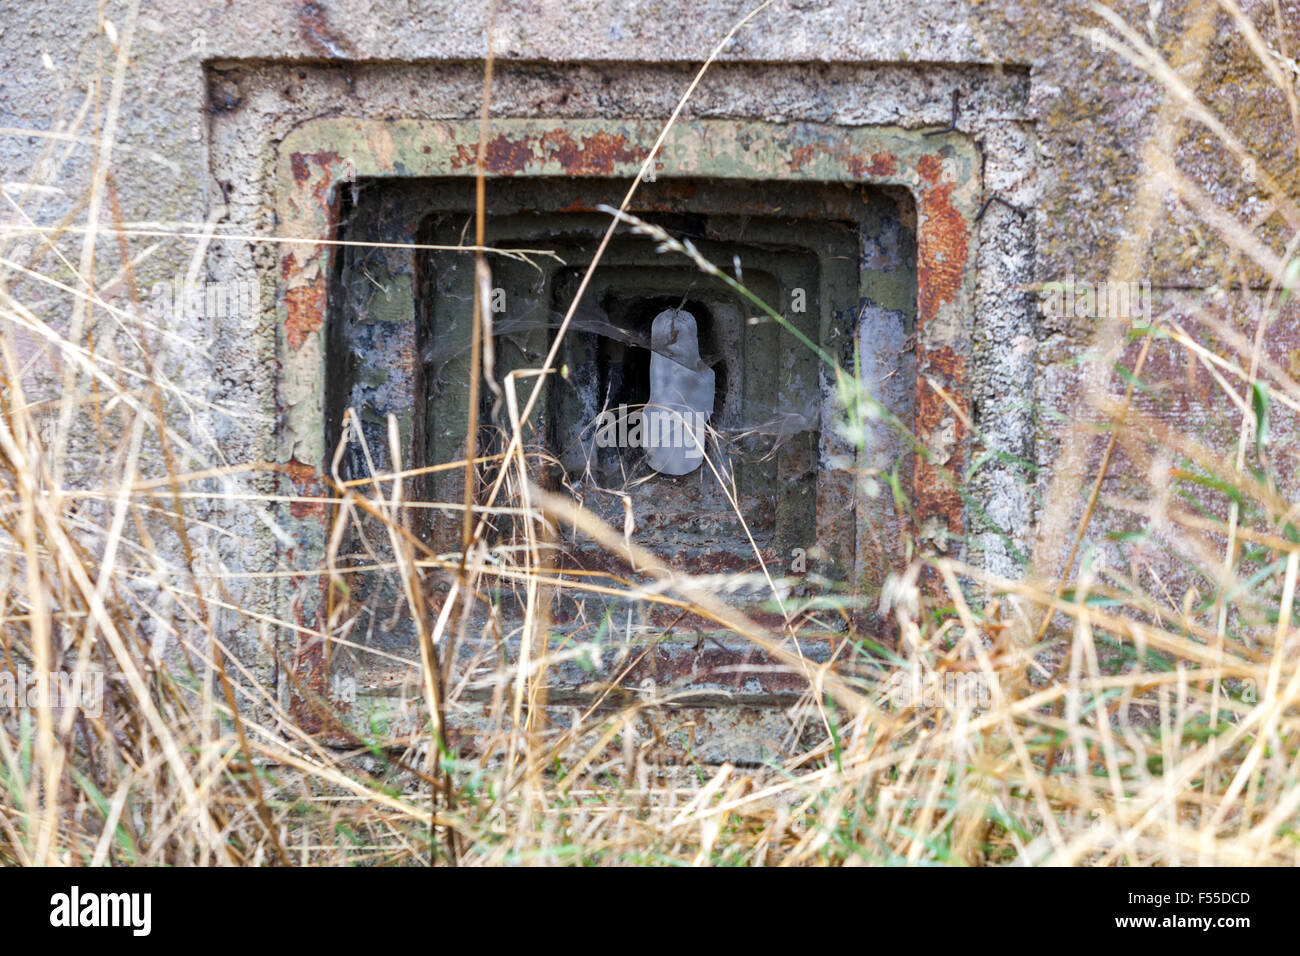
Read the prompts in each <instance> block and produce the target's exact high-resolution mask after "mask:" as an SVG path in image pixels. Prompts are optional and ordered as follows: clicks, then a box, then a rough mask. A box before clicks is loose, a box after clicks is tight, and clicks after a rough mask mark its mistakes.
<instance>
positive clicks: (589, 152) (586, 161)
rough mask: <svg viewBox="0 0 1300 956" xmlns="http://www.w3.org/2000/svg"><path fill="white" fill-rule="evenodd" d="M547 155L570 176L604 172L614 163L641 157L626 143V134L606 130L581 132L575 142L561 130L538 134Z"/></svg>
mask: <svg viewBox="0 0 1300 956" xmlns="http://www.w3.org/2000/svg"><path fill="white" fill-rule="evenodd" d="M542 147H543V148H544V149H546V151H547V158H548V159H554V160H557V161H558V162H559V164H560V165H561V166H563V167H564V171H565V172H566V173H568V174H569V175H571V176H602V175H603V176H608V175H610V174H611V173H613V172H614V166H615V164H617V163H634V162H639V161H640V160H641V159H642V158H643V157H642V156H640V155H639V153H638V152H637V151H636V150H634V149H631V148H629V147H628V144H627V136H625V135H624V134H622V133H619V134H618V135H617V136H613V135H611V134H609V133H606V132H603V131H602V132H599V133H596V134H595V135H594V136H584V137H583V138H582V143H581V144H579V143H578V142H577V141H576V140H574V138H573V137H572V136H570V135H569V134H568V133H567V132H565V131H564V130H554V131H552V132H550V133H547V134H546V135H544V136H543V137H542Z"/></svg>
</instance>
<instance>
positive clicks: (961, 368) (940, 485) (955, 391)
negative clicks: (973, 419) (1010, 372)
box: [913, 346, 966, 534]
mask: <svg viewBox="0 0 1300 956" xmlns="http://www.w3.org/2000/svg"><path fill="white" fill-rule="evenodd" d="M918 351H919V350H918ZM917 358H918V360H919V362H920V364H921V368H920V369H919V371H920V372H923V373H924V375H925V376H929V377H932V378H934V379H935V380H937V381H938V382H939V383H940V384H941V385H942V386H943V387H944V388H945V390H947V391H948V393H949V396H950V397H951V398H952V399H953V400H954V401H955V402H957V403H958V405H959V406H964V405H965V404H966V402H965V400H964V398H965V391H964V388H965V383H966V362H965V360H964V359H963V358H962V357H961V356H960V355H959V354H957V353H956V352H955V351H954V350H953V349H951V348H949V347H947V346H944V347H943V348H938V349H934V350H932V351H929V350H927V351H925V352H924V353H921V354H918V356H917ZM963 410H965V409H963ZM945 421H951V422H952V424H953V426H954V429H955V430H954V433H953V437H954V439H955V440H954V442H953V446H952V456H951V457H950V458H949V459H948V461H947V462H946V463H939V462H930V461H927V460H926V458H925V456H924V455H922V454H920V453H918V454H917V455H916V459H915V461H916V471H915V478H914V488H913V498H914V500H915V502H916V512H917V517H918V519H919V520H920V521H921V522H922V523H924V522H925V520H926V519H927V518H932V517H942V518H943V519H944V522H943V523H944V524H946V525H947V528H948V531H949V533H951V534H959V533H960V532H961V528H962V499H961V494H960V493H959V492H958V490H957V484H956V482H957V478H958V476H959V475H960V474H961V473H962V470H963V462H964V458H965V456H964V455H963V449H964V448H965V443H966V426H965V425H964V424H963V422H962V420H961V417H960V416H958V415H957V414H955V413H954V412H953V410H952V409H951V408H950V407H949V406H948V403H947V402H945V401H944V399H943V396H941V395H940V394H939V393H938V392H937V391H935V389H933V388H932V387H930V385H929V383H928V382H926V380H925V377H924V376H922V375H918V377H917V383H916V432H917V436H918V437H919V438H920V439H921V441H922V442H926V441H927V440H928V439H929V437H930V436H931V435H933V434H934V433H935V432H936V431H938V430H939V429H940V428H942V427H943V426H944V423H945Z"/></svg>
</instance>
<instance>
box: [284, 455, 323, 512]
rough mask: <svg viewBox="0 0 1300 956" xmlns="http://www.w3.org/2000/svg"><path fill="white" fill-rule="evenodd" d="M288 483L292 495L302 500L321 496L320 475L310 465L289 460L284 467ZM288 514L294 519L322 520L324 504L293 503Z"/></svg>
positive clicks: (317, 502) (309, 502)
mask: <svg viewBox="0 0 1300 956" xmlns="http://www.w3.org/2000/svg"><path fill="white" fill-rule="evenodd" d="M284 470H285V473H286V474H287V475H288V476H289V481H290V482H291V483H292V484H293V489H294V494H296V495H302V496H303V497H304V498H316V497H319V496H320V494H321V483H320V473H319V472H318V471H317V470H316V469H315V468H313V467H312V466H311V465H305V464H303V463H302V462H300V461H298V460H296V459H290V460H289V462H288V463H287V464H286V465H285V466H284ZM289 513H290V514H292V515H293V516H294V517H295V518H323V517H324V516H325V503H324V502H320V501H293V502H290V504H289Z"/></svg>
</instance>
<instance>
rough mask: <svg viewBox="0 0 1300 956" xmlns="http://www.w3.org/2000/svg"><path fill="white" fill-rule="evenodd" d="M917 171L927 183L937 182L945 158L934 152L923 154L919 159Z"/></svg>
mask: <svg viewBox="0 0 1300 956" xmlns="http://www.w3.org/2000/svg"><path fill="white" fill-rule="evenodd" d="M916 171H917V172H918V173H920V174H921V178H922V179H924V180H925V181H926V182H927V183H937V182H938V181H939V175H940V174H941V173H942V172H943V160H941V159H940V158H939V157H938V156H935V155H933V154H930V155H927V156H922V157H921V158H920V159H919V160H917V163H916Z"/></svg>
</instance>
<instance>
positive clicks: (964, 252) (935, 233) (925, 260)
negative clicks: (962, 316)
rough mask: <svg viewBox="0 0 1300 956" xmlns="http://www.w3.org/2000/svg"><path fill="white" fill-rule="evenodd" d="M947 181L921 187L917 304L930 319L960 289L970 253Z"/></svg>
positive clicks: (964, 228) (964, 222)
mask: <svg viewBox="0 0 1300 956" xmlns="http://www.w3.org/2000/svg"><path fill="white" fill-rule="evenodd" d="M953 187H954V184H953V183H951V182H944V183H939V184H938V185H932V186H926V187H924V188H923V189H922V190H921V202H920V210H921V227H920V230H919V233H920V234H919V235H918V237H917V263H916V272H917V276H916V280H917V307H918V309H919V311H920V313H921V315H922V316H925V317H927V318H933V317H934V316H936V315H937V314H938V312H939V309H940V307H941V306H944V305H946V304H948V303H949V302H952V301H953V300H954V299H955V298H956V297H957V292H958V291H959V290H960V289H961V281H962V273H963V271H964V270H965V268H966V257H967V256H968V255H969V254H970V241H969V238H968V236H967V224H966V220H965V218H963V216H962V214H961V213H960V212H958V211H957V207H956V206H954V205H953V202H952V191H953Z"/></svg>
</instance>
